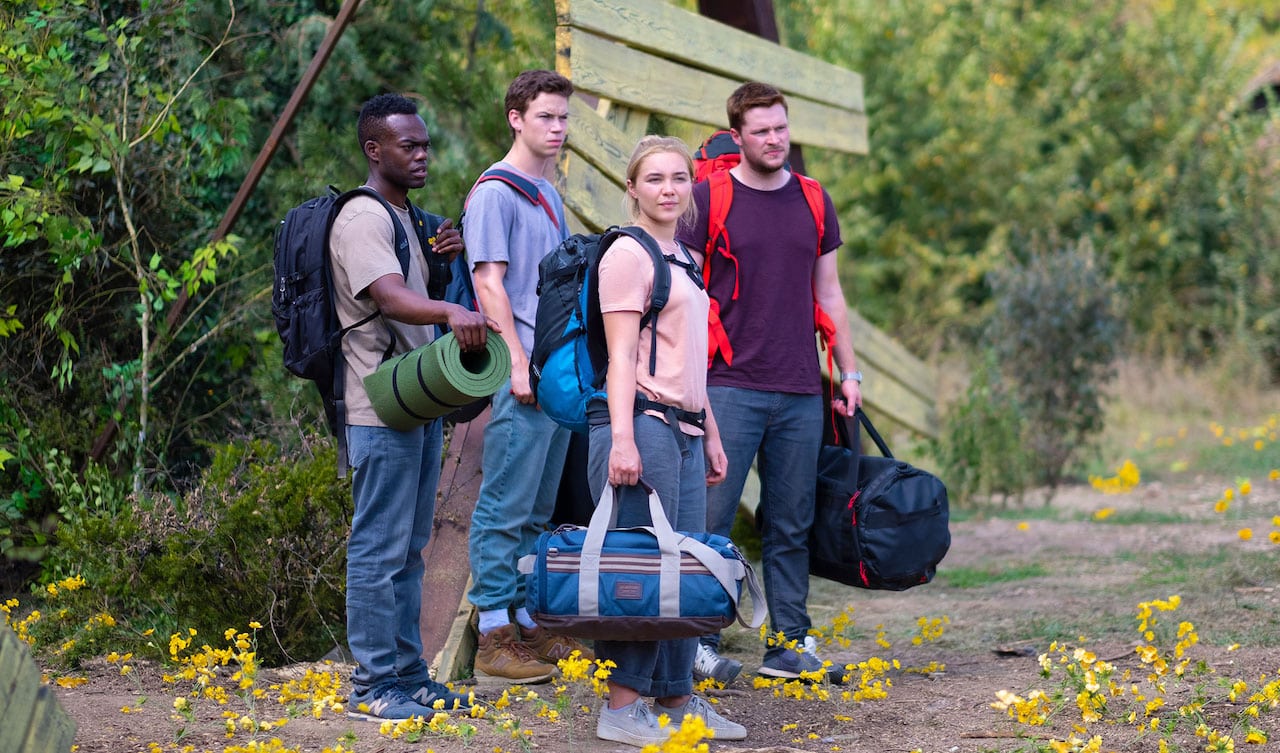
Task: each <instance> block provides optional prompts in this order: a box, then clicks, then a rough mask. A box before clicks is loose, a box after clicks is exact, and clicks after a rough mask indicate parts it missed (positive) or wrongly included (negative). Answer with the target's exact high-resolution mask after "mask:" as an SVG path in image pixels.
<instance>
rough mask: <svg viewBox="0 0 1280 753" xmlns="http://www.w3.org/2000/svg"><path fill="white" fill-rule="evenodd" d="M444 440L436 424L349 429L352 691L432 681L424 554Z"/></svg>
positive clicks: (348, 612) (349, 577)
mask: <svg viewBox="0 0 1280 753" xmlns="http://www.w3.org/2000/svg"><path fill="white" fill-rule="evenodd" d="M443 446H444V441H443V438H442V435H441V426H440V422H439V421H432V422H431V423H429V424H427V425H426V426H423V427H421V428H418V429H414V430H412V431H405V432H401V431H396V430H395V429H388V428H386V427H383V426H348V427H347V447H348V449H349V451H350V457H351V467H352V469H353V470H354V475H353V476H352V479H351V497H352V500H353V501H354V502H355V514H354V515H353V517H352V519H351V538H350V540H349V541H348V543H347V642H348V644H349V645H350V647H351V655H352V657H353V658H354V659H355V662H356V668H355V671H354V672H353V673H352V675H351V684H352V685H353V686H355V689H356V690H357V691H364V690H368V689H369V688H372V687H375V686H377V685H382V684H384V683H387V682H396V681H399V682H402V683H419V684H420V683H422V682H423V681H425V680H427V679H429V678H430V674H429V673H428V671H427V664H426V662H424V661H423V660H422V633H421V632H420V631H419V629H418V620H419V617H420V612H421V611H422V573H423V569H424V566H423V561H422V550H423V548H425V547H426V545H427V539H428V538H429V537H430V536H431V518H432V516H433V515H434V514H435V509H436V486H437V485H438V483H439V481H440V461H441V452H442V449H443Z"/></svg>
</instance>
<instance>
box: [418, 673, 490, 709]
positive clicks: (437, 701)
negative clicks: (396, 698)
mask: <svg viewBox="0 0 1280 753" xmlns="http://www.w3.org/2000/svg"><path fill="white" fill-rule="evenodd" d="M400 689H401V690H403V691H404V692H405V695H407V696H409V698H410V699H411V700H413V701H415V702H416V703H420V704H422V705H423V706H426V707H427V708H429V709H431V710H433V711H458V710H466V709H469V708H471V707H472V706H475V705H476V703H475V701H474V700H472V698H471V695H470V694H467V695H463V694H461V693H455V692H453V691H452V690H449V688H448V686H446V685H443V684H441V683H438V682H436V681H435V680H427V681H425V682H423V683H421V684H410V685H404V684H401V685H400Z"/></svg>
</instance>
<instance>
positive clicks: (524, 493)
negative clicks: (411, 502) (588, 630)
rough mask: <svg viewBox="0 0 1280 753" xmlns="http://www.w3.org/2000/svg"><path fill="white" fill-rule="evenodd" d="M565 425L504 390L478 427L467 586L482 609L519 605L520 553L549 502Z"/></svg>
mask: <svg viewBox="0 0 1280 753" xmlns="http://www.w3.org/2000/svg"><path fill="white" fill-rule="evenodd" d="M568 449H569V430H568V429H566V428H564V427H563V426H560V425H559V424H557V423H556V422H555V421H552V420H551V419H550V418H547V414H545V413H543V412H542V411H541V410H539V409H538V408H537V407H536V406H533V405H524V404H522V403H520V402H518V401H517V400H516V399H515V398H514V397H513V396H512V395H511V383H510V382H507V383H506V384H505V385H503V387H502V388H501V389H499V390H498V392H497V394H495V395H494V396H493V411H492V413H491V414H490V417H489V425H488V426H486V427H485V430H484V458H483V460H482V461H481V469H482V472H483V473H484V479H483V481H481V484H480V494H479V497H478V498H477V499H476V509H475V512H473V513H472V515H471V532H470V539H469V550H470V555H471V591H470V593H468V594H467V598H468V599H470V601H471V603H472V604H474V605H475V606H476V609H479V610H481V611H486V610H491V609H506V608H508V607H520V606H524V576H523V575H520V574H519V573H518V572H517V570H516V562H517V561H518V560H519V559H520V557H522V556H524V555H526V554H529V553H530V552H532V551H533V549H534V545H535V544H536V543H537V541H538V534H540V533H542V531H543V530H545V529H546V527H547V522H548V521H550V520H551V514H552V513H553V512H555V508H556V492H557V491H558V490H559V488H560V474H561V472H562V471H563V470H564V458H565V453H566V452H567V451H568Z"/></svg>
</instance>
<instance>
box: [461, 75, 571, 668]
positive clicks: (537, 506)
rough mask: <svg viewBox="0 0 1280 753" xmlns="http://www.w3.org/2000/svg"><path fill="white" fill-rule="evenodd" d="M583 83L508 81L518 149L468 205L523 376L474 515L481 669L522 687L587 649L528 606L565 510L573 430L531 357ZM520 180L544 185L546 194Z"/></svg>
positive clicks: (497, 435)
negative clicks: (535, 382) (559, 175)
mask: <svg viewBox="0 0 1280 753" xmlns="http://www.w3.org/2000/svg"><path fill="white" fill-rule="evenodd" d="M572 93H573V84H571V83H570V82H569V80H568V79H566V78H565V77H563V76H561V75H560V74H558V73H554V72H552V71H543V70H531V71H525V72H523V73H521V74H520V75H519V76H517V77H516V78H515V80H514V81H512V82H511V85H510V86H509V87H508V88H507V95H506V101H505V103H504V105H505V107H506V113H507V124H508V125H509V126H510V127H511V136H512V144H511V148H510V150H508V151H507V154H506V156H504V157H503V158H502V160H501V161H500V162H498V163H496V164H495V165H494V166H493V167H491V168H490V170H491V171H492V170H495V169H497V170H501V171H505V173H506V176H507V178H506V180H486V179H484V178H483V177H482V179H481V180H480V181H478V182H477V184H476V187H475V188H474V189H472V192H471V196H470V197H469V198H468V200H467V209H466V220H465V222H464V224H463V236H464V240H465V241H466V246H467V258H468V260H469V262H470V264H471V274H472V279H473V281H474V283H475V289H476V298H477V299H478V301H479V304H480V308H481V310H482V311H483V312H484V313H485V314H487V315H488V316H489V317H491V318H492V319H494V320H495V321H496V322H497V323H498V325H499V326H500V327H501V330H502V337H503V338H505V339H506V342H507V345H508V347H509V348H510V350H511V382H510V384H509V385H506V386H505V388H502V389H499V390H498V393H497V394H495V395H494V397H493V411H492V413H491V416H490V418H489V424H488V426H487V427H486V428H485V434H484V459H483V464H482V469H483V474H484V480H483V482H482V483H481V486H480V494H479V498H478V499H477V500H476V508H475V513H474V514H473V515H472V518H471V533H470V558H471V579H472V586H471V590H470V592H469V593H468V598H469V599H470V600H471V603H472V604H474V605H475V607H476V610H477V612H478V618H477V625H476V628H477V632H478V633H479V647H478V649H477V651H476V661H475V669H476V674H477V675H486V676H489V677H498V678H504V679H507V680H510V681H511V682H513V683H534V682H545V681H547V680H549V679H551V677H552V675H553V674H554V673H555V670H556V666H555V665H556V662H557V661H558V660H560V659H563V658H567V657H568V656H569V654H570V653H571V652H572V651H574V650H579V651H581V652H582V653H583V655H584V656H585V657H586V658H592V654H591V652H590V651H589V650H588V649H587V648H586V646H584V645H582V644H581V643H580V642H578V641H577V640H574V639H572V638H566V637H562V636H557V635H554V634H552V633H550V632H549V631H548V630H546V629H543V628H539V627H538V626H537V624H535V623H534V621H533V619H532V618H531V617H530V616H529V612H528V610H527V609H526V608H525V606H524V583H523V579H522V577H521V576H520V575H519V574H518V572H517V570H516V561H517V560H518V559H519V558H520V557H521V556H522V555H524V554H528V553H529V552H531V551H533V547H534V543H535V541H536V540H537V537H538V534H539V533H540V532H541V531H542V530H543V529H544V528H545V527H546V524H547V522H548V521H549V520H550V519H551V514H552V512H553V511H554V509H555V501H556V492H557V490H558V488H559V485H560V473H561V471H562V470H563V468H564V461H565V453H566V451H567V449H568V446H569V431H568V430H567V429H565V428H563V427H561V426H559V425H558V424H556V423H555V422H554V421H552V420H551V419H550V418H548V417H547V416H546V414H544V413H543V412H542V411H540V410H539V409H538V405H537V400H536V397H535V395H534V394H533V392H532V390H531V389H530V385H529V353H530V351H532V350H533V325H534V320H535V318H536V315H537V310H538V296H537V286H538V262H540V261H541V260H542V258H543V257H544V256H546V255H547V254H548V253H549V252H551V251H552V250H553V249H554V248H555V247H556V246H557V245H558V244H559V243H560V241H562V240H564V239H565V238H566V237H567V236H568V230H567V228H566V227H565V217H564V204H563V203H562V202H561V200H560V194H559V193H558V192H557V191H556V189H555V187H554V186H552V185H551V183H550V181H549V180H548V176H551V175H553V174H554V171H555V161H556V155H557V154H559V152H560V147H561V146H562V145H563V144H564V138H565V129H566V127H567V125H568V119H569V95H570V94H572ZM513 183H514V184H519V185H522V186H523V187H524V188H526V189H527V188H530V187H531V188H532V189H533V192H536V195H537V200H536V201H535V200H533V199H532V198H531V195H532V193H531V195H530V196H526V194H525V191H522V190H517V188H516V187H515V185H513Z"/></svg>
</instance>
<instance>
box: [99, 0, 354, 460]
mask: <svg viewBox="0 0 1280 753" xmlns="http://www.w3.org/2000/svg"><path fill="white" fill-rule="evenodd" d="M360 2H361V0H345V2H343V4H342V8H340V9H339V10H338V15H336V16H334V19H333V21H332V22H331V23H330V24H329V30H328V31H327V32H326V33H325V36H324V39H323V40H322V41H321V42H320V48H319V49H317V50H316V54H315V56H314V57H312V58H311V64H310V65H308V66H307V70H306V71H305V72H304V73H303V74H302V79H301V80H299V81H298V85H297V86H296V87H294V89H293V95H292V96H291V97H289V101H288V102H287V103H286V104H285V106H284V111H283V112H281V113H280V117H279V118H278V119H277V120H276V124H275V126H274V127H273V128H272V129H271V134H270V135H268V136H267V140H266V141H265V142H264V143H263V145H262V149H260V150H259V151H258V157H257V158H256V159H255V160H254V161H253V165H251V166H250V167H249V173H248V174H247V175H245V177H244V181H243V182H241V184H240V190H238V191H236V195H235V197H234V198H232V199H231V203H230V204H229V205H228V206H227V211H226V212H224V213H223V215H222V221H221V222H219V223H218V226H217V227H216V228H215V229H214V231H213V235H212V236H210V238H209V242H210V243H217V242H218V241H220V240H222V239H223V238H226V237H227V234H228V233H230V232H231V228H232V227H233V226H234V225H235V223H236V220H237V219H239V218H240V213H241V212H243V211H244V206H245V204H247V203H248V202H249V197H250V196H252V195H253V191H254V189H255V188H257V187H258V181H259V180H261V179H262V174H263V173H264V172H266V170H267V165H268V164H269V163H270V162H271V158H272V157H273V156H274V155H275V153H276V149H277V148H278V147H279V146H280V140H281V139H282V138H284V134H285V132H286V131H287V130H289V127H290V126H291V125H293V119H294V117H295V116H296V115H297V114H298V109H299V108H300V107H302V103H303V102H305V101H306V99H307V95H308V94H310V93H311V87H312V86H314V85H315V82H316V79H318V78H319V77H320V72H321V71H323V70H324V66H325V63H327V62H328V61H329V56H330V55H331V54H332V53H333V50H334V48H335V47H337V46H338V40H339V39H340V38H342V33H343V32H344V31H346V29H347V26H349V25H350V24H351V20H352V19H353V18H354V17H355V14H356V11H357V10H359V8H360ZM197 273H198V271H197ZM189 300H190V297H189V296H188V295H187V291H186V288H185V287H184V288H183V289H182V292H181V293H179V295H178V298H177V300H175V301H174V302H173V307H172V308H170V309H169V315H168V316H167V317H165V327H166V332H172V331H173V328H174V327H175V326H177V323H178V320H179V319H180V318H181V317H182V312H183V311H184V310H185V309H186V307H187V302H188V301H189ZM128 404H129V399H128V397H125V396H122V397H121V398H120V401H119V402H118V403H117V404H116V414H117V415H118V414H121V413H123V412H124V409H125V407H126V406H127V405H128ZM119 430H120V425H119V424H118V423H116V421H115V419H110V420H109V421H108V422H107V425H106V426H104V427H103V429H102V433H100V434H99V435H98V438H97V439H96V440H94V442H93V448H92V449H91V450H90V451H89V460H90V462H97V461H98V460H101V459H102V456H103V455H105V454H106V452H107V448H108V447H110V446H111V442H112V441H114V440H115V436H116V433H117V432H118V431H119Z"/></svg>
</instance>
